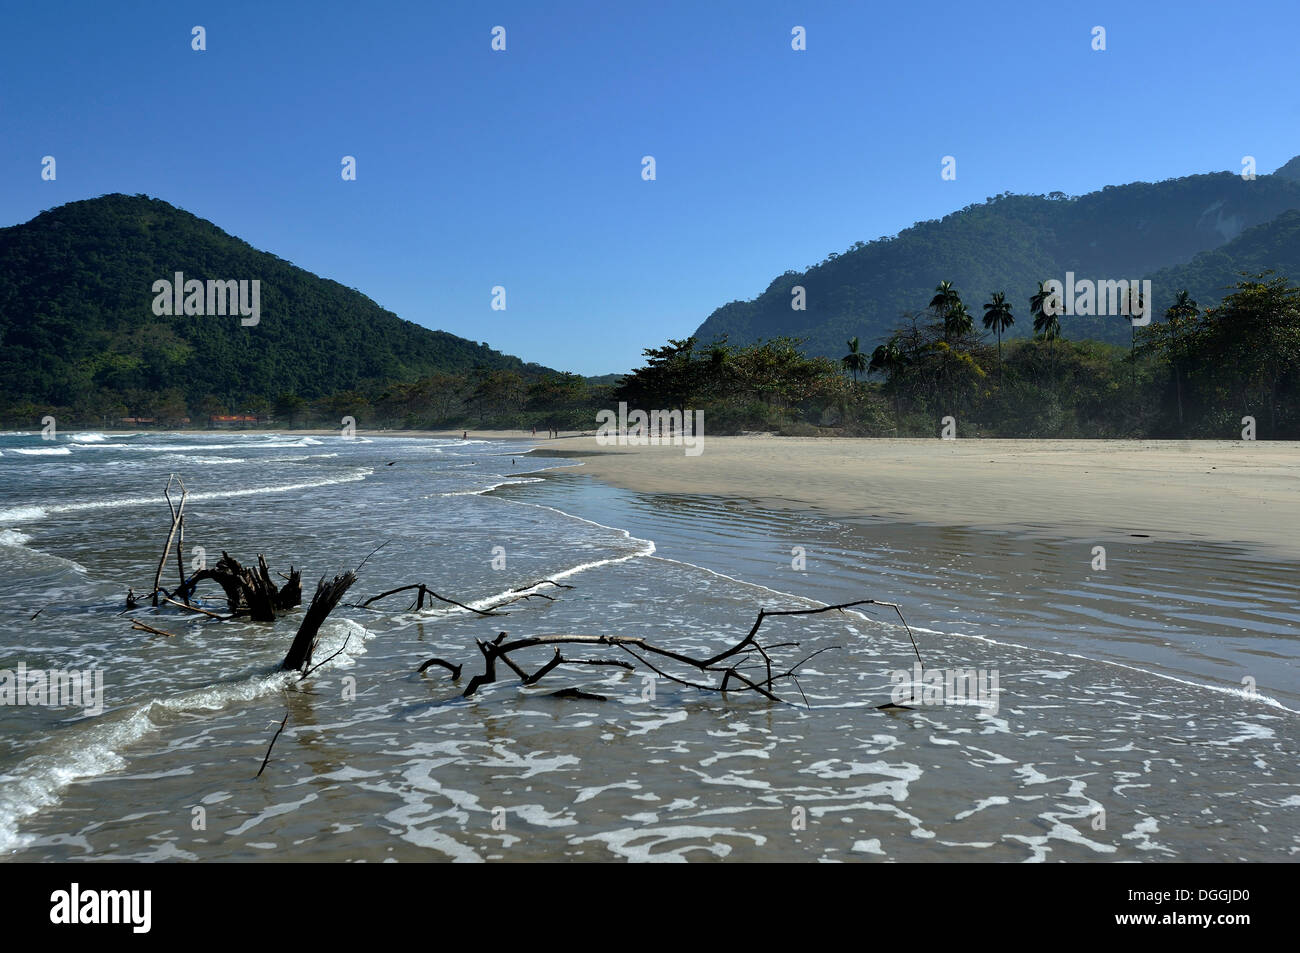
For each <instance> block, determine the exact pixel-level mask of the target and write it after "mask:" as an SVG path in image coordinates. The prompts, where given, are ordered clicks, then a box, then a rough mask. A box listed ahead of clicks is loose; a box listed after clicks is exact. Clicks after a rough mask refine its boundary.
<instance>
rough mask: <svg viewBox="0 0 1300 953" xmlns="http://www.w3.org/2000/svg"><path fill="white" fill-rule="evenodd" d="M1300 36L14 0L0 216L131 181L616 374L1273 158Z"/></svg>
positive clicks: (1023, 8)
mask: <svg viewBox="0 0 1300 953" xmlns="http://www.w3.org/2000/svg"><path fill="white" fill-rule="evenodd" d="M195 25H202V26H204V27H205V28H206V31H207V50H206V51H204V52H195V51H193V50H192V49H191V48H190V42H191V28H192V27H193V26H195ZM497 25H501V26H504V27H505V28H506V45H507V49H506V51H505V52H503V53H498V52H493V51H492V50H491V48H490V44H491V30H492V28H493V27H494V26H497ZM796 25H799V26H803V27H805V28H806V31H807V50H806V51H803V52H795V51H793V50H792V49H791V47H790V39H791V29H792V28H793V27H794V26H796ZM1097 25H1101V26H1104V27H1105V28H1106V46H1107V49H1106V51H1105V52H1096V51H1094V50H1092V48H1091V39H1092V35H1091V31H1092V28H1093V27H1094V26H1097ZM1297 27H1300V5H1297V4H1295V3H1294V2H1291V0H1287V2H1262V3H1251V4H1248V5H1235V4H1223V3H1210V2H1195V0H1192V2H1189V0H1178V2H1151V3H1144V2H1134V0H1127V2H1120V3H1109V2H1087V3H1083V2H1068V0H1067V2H1051V3H1043V2H1041V0H1039V2H1024V3H1020V2H1015V3H1013V2H989V3H969V4H929V3H910V4H890V5H884V4H875V3H839V4H828V3H808V2H786V3H762V2H747V3H705V2H694V3H691V2H685V3H676V2H657V0H656V2H649V3H622V2H611V3H604V4H601V3H568V2H563V0H553V2H548V3H544V4H543V3H532V4H516V3H496V4H493V3H482V2H480V3H457V4H444V3H437V2H428V0H425V2H420V3H382V2H378V3H331V2H322V3H311V4H306V3H303V4H289V3H271V2H254V3H238V2H224V0H223V2H221V3H209V4H204V3H187V2H166V3H114V4H103V3H60V2H57V0H54V2H49V3H45V4H10V5H8V8H7V9H6V10H5V12H4V15H3V30H0V130H2V131H3V137H2V138H0V176H2V180H3V182H4V183H5V187H4V188H3V189H0V224H2V225H10V224H15V223H18V222H22V221H26V220H28V219H30V218H31V217H32V216H33V215H36V214H37V213H39V212H40V211H41V210H43V209H47V208H52V207H54V206H56V205H60V204H63V203H64V202H69V201H74V200H77V199H83V198H89V197H93V196H96V195H101V194H104V193H107V192H126V193H136V192H144V193H147V194H149V195H153V196H156V197H159V198H162V199H165V200H167V201H168V202H171V203H172V204H174V205H177V206H180V207H182V208H185V209H188V210H189V211H192V212H194V213H195V214H197V215H199V216H201V217H203V218H207V219H210V220H212V221H213V222H215V223H216V224H217V225H219V226H220V227H221V228H223V229H225V230H226V231H228V232H230V233H231V234H234V235H237V236H239V237H241V238H243V239H246V240H247V241H249V242H250V243H251V244H253V245H254V246H255V247H258V248H261V249H264V250H266V251H270V252H273V253H275V254H277V255H279V256H280V257H282V258H285V259H288V260H289V261H292V262H294V263H295V264H297V265H299V266H301V267H303V268H306V269H308V270H309V271H312V272H315V273H317V274H320V275H323V276H325V277H329V278H333V279H335V280H337V281H340V282H342V283H343V284H345V285H348V286H351V287H354V288H357V289H359V290H361V291H363V292H364V293H365V294H367V295H369V296H370V297H371V298H373V299H374V300H376V301H377V302H379V303H380V304H381V305H383V306H384V307H386V308H389V309H391V310H393V311H395V312H396V313H397V314H399V315H401V316H402V317H404V318H407V319H409V320H412V321H416V322H418V323H420V324H424V325H427V326H429V327H434V328H442V329H445V330H447V331H450V332H452V333H454V334H459V335H463V336H465V337H468V338H472V339H474V340H477V341H486V342H488V343H489V344H491V345H492V346H493V347H496V348H498V349H500V350H502V351H506V352H508V353H512V354H517V355H519V356H520V357H522V358H524V359H525V360H531V361H538V362H540V363H543V364H549V365H551V366H554V367H560V368H564V369H567V370H574V371H578V372H580V373H585V374H599V373H606V372H614V371H622V370H626V369H628V368H630V367H632V366H634V365H636V364H637V363H638V360H639V357H640V352H641V350H642V349H643V348H646V347H651V346H656V345H658V344H661V343H662V342H663V341H664V340H665V339H666V338H668V337H684V336H686V335H688V334H689V333H691V332H692V331H693V330H694V329H695V328H696V327H697V326H698V325H699V323H700V322H701V321H703V320H704V319H705V318H706V317H707V316H708V315H709V313H710V312H711V311H712V310H713V309H714V308H716V307H718V306H719V305H722V304H724V303H726V302H727V301H731V300H734V299H746V298H752V297H754V296H756V295H757V294H759V293H760V292H762V291H763V289H764V288H765V287H766V286H767V284H768V283H769V282H770V281H771V279H772V278H773V277H775V276H776V275H778V274H780V273H781V272H782V271H785V270H786V269H790V268H800V269H801V268H804V267H806V266H808V265H810V264H813V263H814V262H817V261H820V260H821V259H822V258H824V257H825V256H826V255H827V254H828V253H829V252H832V251H837V252H838V251H843V250H844V249H845V248H847V247H848V246H849V245H851V244H852V243H853V242H855V241H859V240H862V241H869V240H871V239H874V238H877V237H880V236H881V235H890V234H896V233H897V232H898V231H899V230H900V229H903V228H906V227H907V226H908V225H910V224H912V223H913V222H914V221H917V220H922V219H927V218H935V217H939V216H942V215H944V214H946V213H948V212H950V211H953V210H955V209H958V208H961V207H962V206H965V205H968V204H970V203H972V202H979V201H983V200H984V199H985V198H986V197H987V196H991V195H994V194H997V193H1000V192H1003V191H1007V190H1010V191H1013V192H1030V193H1045V192H1050V191H1053V190H1061V191H1064V192H1068V193H1071V194H1078V193H1082V192H1087V191H1091V190H1093V189H1097V188H1100V187H1102V186H1104V185H1108V184H1118V183H1122V182H1128V181H1134V180H1148V181H1152V180H1159V179H1166V178H1171V177H1174V176H1179V175H1187V174H1192V173H1197V172H1208V171H1219V170H1231V171H1233V172H1239V171H1240V169H1241V160H1242V156H1244V155H1253V156H1255V157H1256V159H1257V161H1258V163H1259V171H1260V172H1261V173H1263V172H1270V171H1272V170H1273V169H1275V168H1276V167H1277V166H1279V165H1281V164H1282V163H1284V162H1285V161H1287V160H1288V159H1289V158H1291V156H1293V155H1294V154H1296V153H1300V117H1298V116H1297V111H1298V109H1300V99H1297V96H1296V91H1297V82H1296V80H1295V59H1294V53H1293V49H1292V44H1293V41H1294V37H1295V35H1296V32H1297ZM45 155H53V156H55V158H56V160H57V163H58V165H57V170H58V178H57V180H56V181H53V182H48V181H42V179H41V176H40V168H41V167H40V162H41V157H42V156H45ZM344 155H352V156H355V157H356V160H357V179H356V181H353V182H345V181H343V180H342V178H341V176H340V169H341V166H340V161H341V159H342V157H343V156H344ZM644 155H653V156H654V157H655V160H656V174H657V178H656V180H655V181H653V182H647V181H643V179H642V178H641V157H642V156H644ZM945 155H952V156H955V157H956V159H957V178H956V180H955V181H943V180H942V179H941V178H940V174H939V172H940V161H941V158H942V157H943V156H945ZM495 285H501V286H504V287H505V288H506V294H507V299H506V300H507V309H506V310H505V311H493V310H492V309H491V308H490V304H491V289H492V287H493V286H495ZM269 318H270V316H269V315H268V316H266V319H269Z"/></svg>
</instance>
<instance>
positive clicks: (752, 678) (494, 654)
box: [420, 599, 923, 704]
mask: <svg viewBox="0 0 1300 953" xmlns="http://www.w3.org/2000/svg"><path fill="white" fill-rule="evenodd" d="M867 605H875V606H882V607H886V608H890V609H893V610H894V611H895V612H896V613H898V618H899V619H900V620H901V621H902V623H903V627H904V628H905V629H907V634H908V638H909V639H910V640H911V642H912V650H913V651H914V652H915V653H916V658H917V661H918V662H920V661H921V653H920V650H919V649H918V648H917V645H916V638H915V636H914V635H913V634H912V629H911V626H909V625H908V624H907V620H906V619H904V618H903V613H902V610H901V609H900V608H899V607H898V606H897V605H895V604H894V603H892V602H879V601H877V600H875V599H860V600H858V601H856V602H845V603H841V604H839V605H830V606H821V607H819V608H814V609H760V610H759V612H758V617H757V618H756V619H755V620H754V624H753V625H752V626H751V627H750V629H749V632H748V633H747V634H746V635H745V637H744V638H742V639H741V640H740V641H739V642H737V643H736V644H735V645H733V646H731V647H730V648H728V649H724V650H723V651H721V652H719V653H717V654H716V655H713V656H710V657H708V658H695V657H693V656H690V655H686V654H684V653H682V652H676V651H673V650H671V649H666V648H663V647H661V646H657V645H654V644H652V643H650V642H647V641H646V640H645V639H644V638H641V637H638V636H626V635H538V636H530V637H525V638H519V639H514V640H513V641H506V639H507V633H505V632H502V633H500V634H499V635H498V636H497V637H496V638H495V639H493V640H491V641H490V642H489V641H485V640H483V639H477V640H476V641H477V643H478V649H479V651H480V652H481V653H482V655H483V673H482V674H481V675H475V676H474V677H473V678H472V679H470V682H469V684H468V685H467V686H465V691H464V692H463V693H462V694H463V696H464V697H468V696H470V695H473V694H474V693H475V692H476V691H478V689H479V688H480V687H481V686H483V685H490V684H492V683H493V682H495V681H496V680H497V663H498V662H500V663H501V664H503V665H505V666H506V667H507V668H509V669H510V670H511V671H512V672H514V674H515V675H516V676H517V677H518V678H519V680H520V682H521V683H522V684H524V685H532V684H534V683H536V682H537V681H539V680H540V679H541V678H543V677H544V676H545V675H547V674H548V673H550V672H551V671H552V670H554V669H555V668H557V667H559V666H561V665H614V666H618V667H621V668H626V669H629V670H635V666H634V665H632V664H631V663H630V662H627V661H626V660H623V659H591V658H565V657H564V655H563V653H562V652H561V649H560V646H561V645H583V646H588V647H613V648H617V649H619V650H620V651H622V652H625V653H627V654H628V655H630V656H631V657H632V658H633V659H635V660H636V661H637V662H639V663H641V665H643V666H645V667H646V668H648V669H650V671H652V672H654V673H655V674H656V675H659V676H661V677H663V678H666V679H668V680H669V681H671V682H676V683H677V684H679V685H685V686H687V687H690V688H698V689H700V690H702V691H715V692H727V691H753V692H757V693H758V694H759V695H762V696H763V697H764V698H767V699H769V700H771V701H781V700H782V699H780V698H779V697H778V696H777V695H776V693H775V686H776V684H777V683H778V682H780V681H782V680H785V679H789V680H790V681H792V682H793V683H794V685H795V687H796V688H798V689H799V694H800V695H801V696H803V689H802V688H801V687H800V686H799V679H798V677H797V675H796V673H797V672H798V670H799V668H800V667H801V666H802V665H804V664H805V663H807V662H808V661H810V660H811V659H813V658H815V657H816V656H818V655H820V654H821V653H822V652H825V651H827V650H828V649H829V648H838V647H839V646H828V647H827V648H823V649H818V650H817V651H816V652H813V653H811V654H810V655H807V656H805V657H804V658H802V659H800V660H799V661H798V662H796V663H794V664H793V665H791V666H789V667H787V668H785V669H784V670H782V669H781V668H780V666H774V665H773V661H772V657H771V655H769V654H768V653H769V650H772V649H782V648H791V647H798V645H799V643H798V642H784V643H778V644H775V645H770V646H765V645H763V644H762V643H760V642H759V640H758V632H759V629H760V628H761V627H762V625H763V621H764V620H765V619H768V618H771V617H772V616H803V615H818V614H820V613H823V612H837V611H843V610H845V609H853V608H856V607H858V606H867ZM539 646H550V647H552V648H553V649H554V655H552V656H551V658H549V659H547V660H546V661H545V662H544V663H542V665H541V666H540V667H539V668H537V670H536V671H534V672H531V673H529V672H528V671H526V670H525V669H524V668H523V667H521V665H520V664H519V663H517V662H516V661H515V660H514V659H513V658H512V657H511V653H514V652H518V651H522V650H524V649H530V648H537V647H539ZM652 657H653V658H654V659H655V660H656V661H657V662H659V664H658V665H656V664H653V663H652V662H651V661H650V658H652ZM665 662H673V663H677V664H678V665H683V666H687V667H689V668H694V669H696V670H697V671H699V672H700V673H705V674H711V675H716V676H720V677H719V680H718V682H717V684H708V683H706V682H702V681H696V680H691V679H687V678H683V677H681V676H679V675H674V674H672V673H670V672H668V671H665V670H664V668H663V667H661V666H663V665H664V663H665ZM922 664H923V663H922ZM431 665H441V666H443V667H444V668H447V669H450V670H451V671H452V673H453V674H452V678H453V679H455V678H457V677H459V674H460V673H459V666H455V665H452V664H451V663H448V662H446V661H444V660H442V659H429V660H428V661H427V662H425V663H424V664H423V665H421V666H420V671H421V672H423V671H424V670H425V669H427V668H428V667H429V666H431ZM744 665H749V666H752V667H756V668H757V669H758V670H757V671H753V670H752V669H751V671H750V672H749V673H748V674H746V672H744V671H742V670H741V667H742V666H744ZM807 702H808V699H807V697H806V696H804V704H807Z"/></svg>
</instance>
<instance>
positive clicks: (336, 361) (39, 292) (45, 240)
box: [0, 195, 547, 426]
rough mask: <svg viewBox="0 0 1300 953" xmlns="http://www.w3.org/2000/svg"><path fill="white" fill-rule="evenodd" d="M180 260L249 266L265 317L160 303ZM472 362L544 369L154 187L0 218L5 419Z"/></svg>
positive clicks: (240, 394) (298, 391)
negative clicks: (256, 241) (408, 313)
mask: <svg viewBox="0 0 1300 953" xmlns="http://www.w3.org/2000/svg"><path fill="white" fill-rule="evenodd" d="M178 271H179V272H182V273H184V275H185V276H186V278H196V279H200V280H206V279H214V280H238V279H246V280H250V281H251V280H252V279H258V280H260V282H261V320H260V322H259V323H258V324H257V325H256V326H251V327H245V326H242V325H241V323H240V320H239V318H238V317H230V316H227V317H218V316H158V315H155V314H154V313H153V308H152V304H153V300H154V293H153V291H152V290H151V289H152V286H153V283H154V282H155V281H157V280H159V279H168V280H170V279H171V278H172V276H173V273H175V272H178ZM476 369H481V370H482V371H485V372H511V373H515V374H518V375H521V377H523V378H524V379H525V380H526V381H528V382H530V383H531V382H532V381H534V380H536V379H537V378H538V377H539V376H540V375H542V374H544V373H547V369H546V368H543V367H540V366H537V365H525V364H524V363H523V362H522V361H520V360H519V359H518V358H514V357H509V356H506V355H503V354H501V353H499V352H497V351H494V350H492V349H491V348H489V347H488V346H487V345H485V344H476V343H474V342H472V341H467V340H465V339H463V338H459V337H456V336H454V335H451V334H447V333H444V332H441V331H431V330H429V329H428V328H424V327H421V326H420V325H417V324H414V323H412V322H410V321H404V320H402V319H400V318H398V317H397V316H396V315H395V314H393V313H391V312H389V311H385V310H384V309H383V308H381V307H380V306H379V305H377V304H375V302H373V301H371V300H370V299H369V298H367V297H366V296H365V295H363V294H361V293H360V292H358V291H356V290H354V289H351V288H346V287H344V286H343V285H341V284H339V283H337V282H334V281H328V280H326V279H322V278H318V277H317V276H315V275H313V274H311V273H310V272H307V271H304V270H303V269H301V268H297V267H295V266H293V265H292V264H290V263H289V262H287V261H284V260H283V259H280V258H277V257H276V256H274V255H270V254H267V253H266V252H261V251H258V250H257V249H255V248H253V247H252V246H250V245H248V244H247V243H246V242H243V241H241V240H239V239H237V238H234V237H232V236H230V235H228V234H226V233H225V232H223V231H221V229H219V228H217V227H216V226H215V225H213V224H212V223H210V222H207V221H204V220H202V219H200V218H197V217H196V216H194V215H191V214H190V213H188V212H185V211H182V210H180V209H177V208H175V207H173V206H171V205H169V204H168V203H166V202H163V201H160V200H158V199H151V198H147V197H145V196H127V195H106V196H102V197H100V198H97V199H91V200H88V201H83V202H73V203H70V204H68V205H64V206H61V207H59V208H57V209H54V210H52V211H47V212H44V213H42V214H41V215H38V216H37V217H36V218H34V219H33V220H32V221H30V222H27V223H25V224H22V225H16V226H13V227H10V228H4V229H0V417H2V418H4V419H5V420H7V421H9V422H11V423H13V422H17V423H19V424H22V425H28V426H30V425H31V423H32V420H31V414H32V412H33V409H40V408H49V409H54V410H58V411H59V412H60V413H61V414H62V415H63V418H64V419H73V420H81V421H89V422H98V421H100V420H101V419H102V418H104V417H108V418H110V419H111V418H114V417H120V416H124V415H127V414H128V413H129V414H132V415H136V416H158V417H165V418H174V419H179V418H181V417H184V416H185V415H186V413H187V411H188V413H189V414H190V415H191V416H194V417H198V416H200V415H204V416H206V414H207V413H218V412H230V413H243V412H252V413H265V412H266V411H267V410H268V408H269V406H270V404H271V402H272V401H273V400H274V398H275V397H276V395H285V398H286V399H291V398H296V399H298V400H301V401H303V402H304V404H310V403H312V402H330V399H331V398H334V397H336V396H338V395H347V394H362V395H365V396H366V400H367V402H369V401H372V400H378V399H380V398H381V397H382V394H383V393H384V392H385V391H386V390H387V389H388V388H389V387H390V386H395V385H400V384H414V383H415V382H417V381H419V380H421V379H425V380H427V379H429V378H430V377H431V376H433V375H437V374H456V375H460V376H462V377H464V378H465V379H467V380H468V379H469V377H471V376H472V375H473V374H474V373H475V370H476ZM332 403H333V404H338V405H346V404H347V403H348V400H347V399H346V398H345V397H340V398H339V399H336V400H333V402H332ZM354 416H358V415H355V414H354ZM358 419H360V417H359V416H358Z"/></svg>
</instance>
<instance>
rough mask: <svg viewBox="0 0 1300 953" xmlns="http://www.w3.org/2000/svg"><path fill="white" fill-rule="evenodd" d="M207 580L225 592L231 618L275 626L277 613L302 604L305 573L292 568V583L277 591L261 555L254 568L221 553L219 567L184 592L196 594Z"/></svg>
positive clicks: (201, 573) (203, 573)
mask: <svg viewBox="0 0 1300 953" xmlns="http://www.w3.org/2000/svg"><path fill="white" fill-rule="evenodd" d="M205 579H211V580H212V581H213V582H215V583H216V584H217V585H219V586H220V587H221V589H222V591H223V592H225V594H226V605H227V606H228V607H229V608H230V612H231V614H232V615H247V616H248V617H249V618H251V619H252V620H253V621H254V622H274V621H275V616H276V613H277V612H284V611H285V610H287V609H292V608H294V607H295V606H299V605H301V604H302V573H301V572H299V571H298V570H296V569H294V568H293V567H292V566H290V567H289V581H288V582H286V583H285V584H284V586H283V588H281V587H278V586H276V584H275V582H274V581H273V580H272V579H271V572H270V570H269V569H267V567H266V559H265V558H264V557H263V556H262V554H261V553H258V555H257V567H256V568H253V567H251V566H250V567H245V566H241V565H240V563H239V560H237V559H235V558H234V557H233V556H231V555H230V554H229V553H227V552H226V551H225V550H222V552H221V558H220V559H219V560H217V564H216V566H214V567H212V568H211V569H201V570H199V571H198V572H196V573H195V574H194V575H193V576H191V577H190V579H189V581H188V582H187V583H186V584H185V586H183V587H182V588H188V589H189V590H190V591H193V589H194V588H195V587H196V586H197V585H198V584H199V583H200V582H202V581H203V580H205Z"/></svg>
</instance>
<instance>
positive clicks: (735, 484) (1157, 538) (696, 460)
mask: <svg viewBox="0 0 1300 953" xmlns="http://www.w3.org/2000/svg"><path fill="white" fill-rule="evenodd" d="M531 455H532V456H545V457H566V456H567V457H570V458H572V459H575V460H580V461H581V462H582V463H583V464H585V466H584V467H583V470H582V472H584V473H586V474H588V475H590V476H591V477H593V478H594V479H598V480H601V481H603V482H606V483H610V484H613V485H615V486H618V487H620V488H623V489H628V490H632V491H635V492H640V493H647V494H666V495H674V496H676V495H703V496H719V497H726V498H729V499H736V500H742V501H748V502H751V503H754V504H758V505H762V506H767V507H775V508H779V509H795V510H802V511H805V512H807V511H811V512H815V513H819V514H822V515H826V516H830V517H833V518H837V519H840V520H847V521H865V522H872V523H890V522H896V523H911V524H922V525H928V526H953V527H962V528H970V529H983V530H991V531H1001V532H1014V533H1022V534H1023V533H1029V534H1038V535H1046V536H1057V537H1063V538H1065V539H1074V540H1077V541H1079V542H1080V543H1084V542H1086V543H1088V544H1094V543H1095V544H1105V543H1108V542H1118V541H1121V540H1122V541H1126V542H1131V541H1132V540H1134V539H1135V538H1136V539H1142V540H1143V541H1144V542H1152V543H1160V542H1184V543H1198V542H1199V543H1207V544H1219V545H1225V546H1231V547H1240V548H1242V549H1245V550H1253V551H1259V552H1261V553H1264V554H1266V555H1267V556H1269V557H1279V556H1280V557H1282V558H1285V559H1288V560H1297V559H1300V443H1294V442H1288V443H1273V442H1269V443H1262V442H1261V443H1253V442H1246V441H1139V440H1122V441H1121V440H1107V441H1088V440H1020V441H1012V440H965V441H956V440H954V441H941V440H937V439H898V438H825V437H812V438H808V437H711V438H709V439H708V441H707V443H706V447H705V451H704V453H702V454H701V455H700V456H697V457H687V456H685V455H684V453H683V450H682V448H681V447H671V446H669V447H635V446H634V447H613V446H598V445H597V444H596V442H595V439H594V438H591V437H587V438H578V439H577V440H576V441H574V442H573V443H572V444H570V445H569V446H568V447H565V448H561V447H550V446H542V447H537V448H534V450H533V451H532V453H531ZM569 472H572V471H569Z"/></svg>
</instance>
